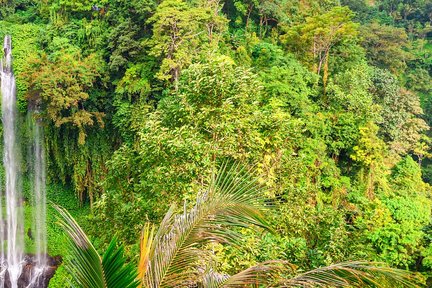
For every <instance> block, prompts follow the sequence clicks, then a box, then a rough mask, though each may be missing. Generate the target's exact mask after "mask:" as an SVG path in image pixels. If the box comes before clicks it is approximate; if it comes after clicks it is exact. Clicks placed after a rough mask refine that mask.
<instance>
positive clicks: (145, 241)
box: [138, 223, 154, 279]
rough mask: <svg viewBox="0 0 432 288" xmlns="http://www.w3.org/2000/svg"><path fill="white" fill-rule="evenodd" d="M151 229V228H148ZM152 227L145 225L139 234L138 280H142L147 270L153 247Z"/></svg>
mask: <svg viewBox="0 0 432 288" xmlns="http://www.w3.org/2000/svg"><path fill="white" fill-rule="evenodd" d="M150 227H151V228H150ZM153 237H154V226H151V225H150V223H146V225H145V226H144V229H143V231H142V233H141V241H140V260H139V262H138V279H143V278H144V275H145V274H146V272H147V269H148V263H149V261H150V253H151V249H152V246H153Z"/></svg>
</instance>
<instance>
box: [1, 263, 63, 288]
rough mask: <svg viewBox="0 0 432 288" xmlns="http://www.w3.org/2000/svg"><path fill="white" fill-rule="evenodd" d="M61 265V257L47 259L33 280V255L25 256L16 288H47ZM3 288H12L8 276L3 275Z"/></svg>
mask: <svg viewBox="0 0 432 288" xmlns="http://www.w3.org/2000/svg"><path fill="white" fill-rule="evenodd" d="M60 263H61V257H60V256H56V257H48V258H47V266H46V267H44V268H43V270H42V272H41V273H40V275H39V277H37V278H35V277H34V274H35V273H37V272H35V268H36V266H35V265H36V263H35V257H34V256H33V255H26V256H25V264H24V267H23V269H22V273H21V276H20V278H19V279H18V288H27V287H28V288H47V287H48V283H49V281H50V280H51V278H52V277H53V276H54V273H55V271H56V269H57V267H58V266H59V265H60ZM4 287H5V288H12V286H11V284H10V280H9V275H8V274H7V273H6V275H5V286H4Z"/></svg>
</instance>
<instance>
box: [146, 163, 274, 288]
mask: <svg viewBox="0 0 432 288" xmlns="http://www.w3.org/2000/svg"><path fill="white" fill-rule="evenodd" d="M263 196H264V193H262V187H261V186H260V185H258V181H257V179H256V178H254V177H252V176H251V173H250V171H247V170H246V169H245V168H242V167H240V166H239V165H238V164H237V165H231V166H230V165H228V164H225V165H223V166H222V167H221V169H220V170H219V172H218V173H217V174H214V175H213V177H212V178H211V181H210V184H209V185H208V186H207V187H206V189H204V191H202V192H201V193H200V195H199V196H198V198H197V202H196V204H195V205H194V207H193V208H192V209H191V210H190V211H187V209H186V207H185V208H184V212H183V213H181V214H178V215H175V214H174V211H175V207H171V209H170V211H169V212H168V213H167V215H166V216H165V218H164V221H163V222H162V223H161V225H160V227H159V230H158V231H157V233H156V234H155V237H154V239H153V243H152V245H151V246H152V248H150V249H149V250H150V252H149V261H148V269H146V273H145V274H144V277H143V278H142V280H143V285H144V286H145V287H175V286H177V285H181V284H182V283H185V282H187V281H189V280H190V279H193V278H194V277H197V276H198V275H197V271H198V269H197V268H198V267H197V265H198V262H199V260H204V259H205V258H206V257H208V254H207V253H206V251H205V250H204V249H199V248H201V247H202V246H203V245H205V244H207V243H209V242H212V241H219V242H230V243H235V242H236V241H237V240H238V238H239V235H238V234H236V233H235V232H233V230H232V229H228V228H232V227H233V226H234V227H251V226H253V225H255V226H259V227H262V228H265V229H268V230H270V228H269V225H268V223H267V222H266V221H265V220H264V216H263V207H264V204H263V203H264V198H263Z"/></svg>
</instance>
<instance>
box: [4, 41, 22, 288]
mask: <svg viewBox="0 0 432 288" xmlns="http://www.w3.org/2000/svg"><path fill="white" fill-rule="evenodd" d="M3 49H4V58H3V60H2V63H1V93H2V122H3V139H4V152H3V165H4V169H5V183H6V187H5V202H6V203H5V204H6V225H5V228H6V232H5V234H6V247H7V251H6V252H5V253H4V254H5V255H4V256H5V260H6V263H4V265H3V266H4V268H5V269H6V270H7V274H8V276H9V280H10V283H11V285H10V287H12V288H17V287H18V279H19V277H20V275H21V271H22V268H23V262H24V261H23V260H24V255H23V254H24V252H23V248H24V226H23V222H24V221H23V220H24V215H23V209H22V198H21V191H20V189H19V185H18V173H19V167H20V166H19V161H18V151H17V150H18V145H17V143H18V142H17V135H16V134H17V133H16V132H17V131H16V130H17V129H16V116H17V111H16V95H15V90H16V89H15V77H14V75H13V73H12V45H11V37H10V36H6V37H5V40H4V46H3ZM1 244H2V246H3V245H4V243H1ZM5 278H6V277H5ZM3 281H4V280H3Z"/></svg>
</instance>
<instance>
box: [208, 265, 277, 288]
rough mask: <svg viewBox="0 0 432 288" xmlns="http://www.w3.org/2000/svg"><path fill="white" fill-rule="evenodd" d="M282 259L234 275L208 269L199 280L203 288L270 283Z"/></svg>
mask: <svg viewBox="0 0 432 288" xmlns="http://www.w3.org/2000/svg"><path fill="white" fill-rule="evenodd" d="M282 264H283V262H282V261H268V262H264V263H260V264H258V265H256V266H253V267H250V268H248V269H246V270H243V271H241V272H239V273H237V274H235V275H226V274H221V273H218V272H216V271H213V270H212V269H210V270H209V271H207V272H205V274H204V276H203V277H202V280H201V281H200V282H201V283H200V284H201V286H202V287H203V288H222V287H226V288H231V287H232V288H234V287H245V286H247V285H258V284H259V285H271V284H273V283H275V281H276V279H277V274H278V272H281V271H282V270H283V267H282Z"/></svg>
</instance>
